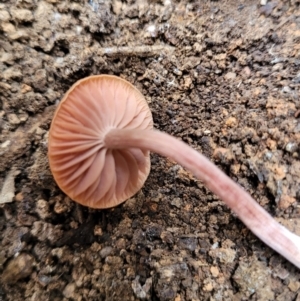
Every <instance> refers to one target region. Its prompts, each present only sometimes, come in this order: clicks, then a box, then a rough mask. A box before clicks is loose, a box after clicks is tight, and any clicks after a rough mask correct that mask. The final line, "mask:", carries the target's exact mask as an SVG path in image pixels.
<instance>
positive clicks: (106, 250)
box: [100, 247, 113, 258]
mask: <svg viewBox="0 0 300 301" xmlns="http://www.w3.org/2000/svg"><path fill="white" fill-rule="evenodd" d="M112 249H113V248H112V247H104V248H103V249H102V250H101V251H100V256H101V258H106V257H107V256H108V255H110V253H111V252H112Z"/></svg>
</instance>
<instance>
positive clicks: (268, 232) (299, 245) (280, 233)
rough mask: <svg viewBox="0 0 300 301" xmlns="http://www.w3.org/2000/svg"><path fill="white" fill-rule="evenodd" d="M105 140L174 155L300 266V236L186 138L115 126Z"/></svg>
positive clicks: (265, 239) (110, 144) (109, 143)
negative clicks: (191, 145)
mask: <svg viewBox="0 0 300 301" xmlns="http://www.w3.org/2000/svg"><path fill="white" fill-rule="evenodd" d="M105 144H106V147H108V148H112V149H124V148H141V149H145V150H150V151H152V152H155V153H158V154H160V155H162V156H166V157H170V158H172V159H173V160H175V161H176V162H178V163H179V164H181V165H182V166H184V167H185V168H187V169H188V170H189V171H191V172H192V173H193V174H194V175H195V176H196V177H197V178H198V179H199V180H201V181H203V183H204V184H205V185H206V186H207V187H208V188H209V189H210V190H211V191H212V192H213V193H215V194H216V195H217V196H218V197H219V198H220V199H221V200H223V201H224V202H225V203H226V204H227V206H228V207H229V208H231V209H232V211H234V212H235V213H236V214H237V216H238V217H239V218H240V220H242V221H243V223H244V224H245V225H246V226H247V227H248V228H249V229H250V230H251V231H252V232H253V233H254V234H255V235H256V236H257V237H259V238H260V239H261V240H262V241H263V242H264V243H266V244H267V245H268V246H270V247H271V248H272V249H274V250H275V251H276V252H278V253H279V254H281V255H282V256H283V257H285V258H286V259H287V260H289V261H290V262H292V263H293V264H294V265H295V266H297V267H298V268H300V237H299V236H297V235H295V234H294V233H292V232H290V231H289V230H287V229H286V228H285V227H283V226H282V225H280V224H279V223H278V222H277V221H275V219H274V218H273V217H272V216H271V215H270V214H269V213H268V212H267V211H265V210H264V209H263V208H262V207H261V206H260V205H259V204H258V203H257V202H256V201H255V200H254V199H253V198H252V197H251V196H250V195H249V194H248V193H247V192H246V191H244V189H243V188H242V187H240V186H239V185H238V184H236V183H235V182H234V181H233V180H231V179H230V178H229V177H228V176H227V175H226V174H225V173H223V172H222V171H221V170H220V169H219V168H218V167H217V166H216V165H214V164H213V163H212V162H210V161H209V160H208V159H207V158H206V157H205V156H203V155H202V154H200V153H199V152H197V151H196V150H194V149H192V148H191V147H190V146H188V145H187V144H185V143H184V142H182V141H180V140H178V139H176V138H174V137H172V136H170V135H168V134H165V133H162V132H159V131H157V130H138V129H133V130H128V129H113V130H110V131H109V132H108V133H107V135H106V137H105Z"/></svg>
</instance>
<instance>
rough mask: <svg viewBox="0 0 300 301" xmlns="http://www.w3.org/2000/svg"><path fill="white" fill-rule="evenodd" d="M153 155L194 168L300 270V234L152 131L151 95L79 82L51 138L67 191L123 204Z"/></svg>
mask: <svg viewBox="0 0 300 301" xmlns="http://www.w3.org/2000/svg"><path fill="white" fill-rule="evenodd" d="M149 151H153V152H156V153H159V154H161V155H163V156H166V157H170V158H172V159H173V160H175V161H177V162H178V163H179V164H181V165H182V166H184V167H185V168H186V169H188V170H190V171H191V172H192V173H193V174H194V175H195V176H196V177H197V178H198V179H199V180H201V181H203V182H204V184H205V185H206V186H207V187H208V188H209V189H210V190H211V191H212V192H214V193H215V194H216V195H217V196H218V197H219V198H220V199H222V200H223V201H224V202H225V203H226V204H227V205H228V206H229V207H230V208H231V209H232V210H233V211H234V212H235V213H236V214H237V215H238V217H239V218H240V219H241V220H242V221H243V222H244V223H245V225H246V226H247V227H248V228H249V229H250V230H251V231H252V232H253V233H254V234H255V235H257V236H258V237H259V238H260V239H261V240H262V241H264V242H265V243H266V244H267V245H269V246H270V247H271V248H273V249H274V250H276V251H277V252H278V253H280V254H281V255H283V256H284V257H285V258H286V259H288V260H289V261H291V262H292V263H293V264H294V265H296V266H297V267H298V268H300V237H298V236H297V235H295V234H293V233H291V232H290V231H288V230H287V229H286V228H284V227H283V226H281V225H280V224H279V223H277V222H276V221H275V220H274V219H273V218H272V216H271V215H270V214H269V213H267V212H266V211H265V210H264V209H263V208H262V207H261V206H260V205H259V204H258V203H257V202H256V201H255V200H254V199H253V198H252V197H251V196H250V195H249V194H248V193H247V192H245V191H244V190H243V189H242V188H241V187H240V186H239V185H238V184H236V183H235V182H234V181H232V180H231V179H230V178H229V177H228V176H227V175H225V174H224V173H223V172H222V171H221V170H220V169H219V168H217V167H216V166H215V165H214V164H213V163H211V162H210V161H209V160H208V159H207V158H206V157H204V156H203V155H202V154H200V153H199V152H197V151H195V150H194V149H192V148H191V147H189V146H188V145H187V144H185V143H183V142H181V141H179V140H178V139H176V138H174V137H172V136H170V135H168V134H165V133H161V132H159V131H156V130H153V129H152V117H151V113H150V110H149V108H148V105H147V103H146V101H145V99H144V98H143V96H142V95H141V94H140V93H139V92H138V90H137V89H135V88H134V87H133V86H132V85H131V84H130V83H128V82H126V81H125V80H123V79H121V78H118V77H115V76H109V75H99V76H91V77H88V78H85V79H82V80H81V81H79V82H77V83H76V84H75V85H74V86H73V87H72V88H71V89H70V90H69V91H68V92H67V94H66V95H65V97H64V98H63V100H62V101H61V103H60V105H59V107H58V109H57V111H56V113H55V116H54V119H53V121H52V124H51V129H50V133H49V161H50V167H51V170H52V172H53V175H54V178H55V180H56V182H57V183H58V185H59V186H60V188H61V189H62V190H63V191H64V192H65V193H66V194H68V195H69V196H70V197H71V198H72V199H74V200H75V201H77V202H79V203H81V204H83V205H86V206H90V207H93V208H107V207H112V206H115V205H117V204H119V203H121V202H123V201H125V200H126V199H127V198H129V197H130V196H132V195H133V194H135V193H136V192H137V191H138V190H139V189H140V188H141V187H142V185H143V183H144V181H145V180H146V178H147V176H148V173H149V170H150V161H149Z"/></svg>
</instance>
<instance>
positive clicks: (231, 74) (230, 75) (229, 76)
mask: <svg viewBox="0 0 300 301" xmlns="http://www.w3.org/2000/svg"><path fill="white" fill-rule="evenodd" d="M235 78H236V74H235V73H234V72H228V73H227V74H225V79H226V80H228V81H229V80H234V79H235Z"/></svg>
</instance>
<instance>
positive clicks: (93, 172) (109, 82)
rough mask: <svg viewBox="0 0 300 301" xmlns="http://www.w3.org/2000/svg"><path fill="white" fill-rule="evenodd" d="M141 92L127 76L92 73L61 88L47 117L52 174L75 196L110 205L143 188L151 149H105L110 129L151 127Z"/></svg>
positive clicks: (84, 202)
mask: <svg viewBox="0 0 300 301" xmlns="http://www.w3.org/2000/svg"><path fill="white" fill-rule="evenodd" d="M152 127H153V121H152V115H151V112H150V109H149V107H148V104H147V102H146V100H145V98H144V96H143V95H142V94H141V93H140V92H139V91H138V90H137V89H136V88H135V87H134V86H133V85H131V84H130V83H129V82H127V81H126V80H124V79H121V78H119V77H116V76H112V75H95V76H90V77H87V78H84V79H82V80H79V81H78V82H76V83H75V84H74V85H73V86H72V87H71V88H70V89H69V91H68V92H67V93H66V94H65V96H64V97H63V99H62V101H61V102H60V104H59V106H58V108H57V109H56V112H55V115H54V118H53V120H52V123H51V127H50V132H49V143H48V157H49V163H50V168H51V171H52V173H53V176H54V179H55V181H56V183H57V184H58V186H59V187H60V189H61V190H62V191H64V192H65V193H66V194H67V195H68V196H69V197H70V198H71V199H73V200H74V201H76V202H78V203H80V204H82V205H85V206H88V207H92V208H110V207H114V206H116V205H118V204H120V203H122V202H124V201H125V200H127V199H128V198H130V197H131V196H133V195H134V194H135V193H136V192H137V191H139V190H140V189H141V187H142V186H143V185H144V182H145V181H146V179H147V177H148V175H149V172H150V153H149V151H148V150H141V149H138V148H127V149H125V148H124V149H109V148H107V147H106V145H105V135H106V134H107V133H108V132H109V131H110V130H112V129H152Z"/></svg>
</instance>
